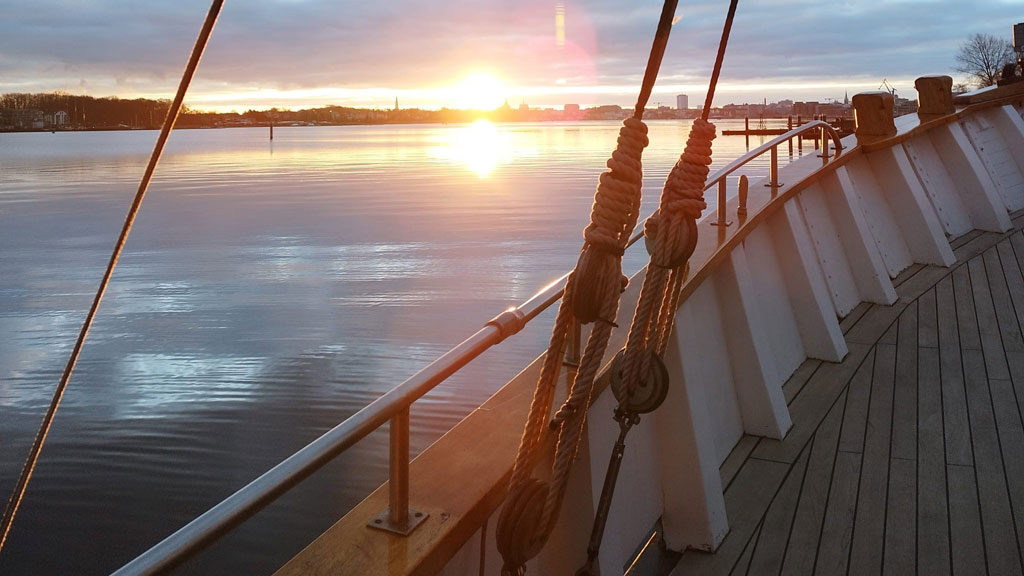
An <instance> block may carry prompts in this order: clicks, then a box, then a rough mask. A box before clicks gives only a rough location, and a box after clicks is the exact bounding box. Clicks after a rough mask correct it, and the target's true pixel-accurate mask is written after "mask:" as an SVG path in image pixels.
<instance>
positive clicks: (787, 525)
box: [749, 450, 811, 574]
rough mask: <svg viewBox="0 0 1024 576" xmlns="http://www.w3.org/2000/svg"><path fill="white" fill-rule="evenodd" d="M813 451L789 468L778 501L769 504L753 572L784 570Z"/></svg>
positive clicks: (751, 572) (804, 452)
mask: <svg viewBox="0 0 1024 576" xmlns="http://www.w3.org/2000/svg"><path fill="white" fill-rule="evenodd" d="M810 453H811V451H810V450H804V451H803V452H802V453H801V456H800V458H798V459H797V461H796V464H794V465H793V467H792V468H791V469H790V472H789V476H787V477H786V481H785V482H783V483H782V488H781V489H779V493H778V495H776V496H775V500H773V501H772V504H771V506H769V507H768V512H767V513H766V514H765V517H764V522H763V524H762V529H761V535H760V536H759V537H758V539H757V545H756V547H755V548H754V556H753V558H752V559H751V561H750V570H749V573H750V574H778V573H779V571H780V570H782V561H783V558H784V557H785V555H786V545H787V544H788V543H789V535H790V532H791V530H792V527H793V518H794V516H795V514H796V507H797V502H798V501H799V499H800V491H801V490H802V488H803V483H804V478H805V472H806V471H807V461H808V459H809V456H810Z"/></svg>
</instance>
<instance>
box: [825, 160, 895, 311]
mask: <svg viewBox="0 0 1024 576" xmlns="http://www.w3.org/2000/svg"><path fill="white" fill-rule="evenodd" d="M822 188H824V190H825V200H826V201H827V202H828V207H829V211H830V212H831V214H832V222H834V223H835V226H836V230H837V231H838V232H839V237H840V238H841V239H842V241H843V248H844V249H845V250H846V258H847V261H849V263H850V270H851V271H852V272H853V277H854V280H855V281H856V284H857V289H858V290H859V291H860V295H861V298H863V299H864V300H866V301H868V302H874V303H875V304H892V303H893V302H895V301H896V288H895V287H894V286H893V285H892V280H891V279H890V278H889V274H888V272H887V271H886V267H885V263H884V259H883V257H882V252H881V251H880V250H879V248H878V243H877V242H876V241H875V237H874V235H873V234H872V232H871V227H870V224H869V221H868V218H867V216H866V212H865V210H864V209H863V208H862V207H861V203H860V199H859V196H858V195H857V192H856V189H855V188H854V185H853V181H852V180H851V179H850V174H849V172H848V171H847V170H846V166H840V167H839V168H837V169H836V170H835V172H833V173H832V174H829V175H827V176H826V177H825V178H824V179H823V180H822Z"/></svg>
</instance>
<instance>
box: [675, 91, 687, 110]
mask: <svg viewBox="0 0 1024 576" xmlns="http://www.w3.org/2000/svg"><path fill="white" fill-rule="evenodd" d="M689 108H690V97H689V96H687V95H686V94H680V95H678V96H676V110H689Z"/></svg>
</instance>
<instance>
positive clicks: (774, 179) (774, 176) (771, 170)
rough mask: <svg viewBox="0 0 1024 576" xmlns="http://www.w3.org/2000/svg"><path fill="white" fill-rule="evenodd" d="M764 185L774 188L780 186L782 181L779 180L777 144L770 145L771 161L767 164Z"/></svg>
mask: <svg viewBox="0 0 1024 576" xmlns="http://www.w3.org/2000/svg"><path fill="white" fill-rule="evenodd" d="M765 186H767V187H769V188H772V189H773V191H774V189H775V188H778V187H779V186H782V182H779V147H778V145H775V146H772V162H771V164H770V165H769V166H768V183H767V184H765Z"/></svg>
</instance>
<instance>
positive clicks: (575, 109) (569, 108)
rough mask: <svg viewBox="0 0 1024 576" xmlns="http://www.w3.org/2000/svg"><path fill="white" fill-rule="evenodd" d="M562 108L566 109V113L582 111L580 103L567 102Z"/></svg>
mask: <svg viewBox="0 0 1024 576" xmlns="http://www.w3.org/2000/svg"><path fill="white" fill-rule="evenodd" d="M562 110H564V111H565V113H566V114H579V112H580V105H579V104H566V105H565V106H564V107H563V108H562Z"/></svg>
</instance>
